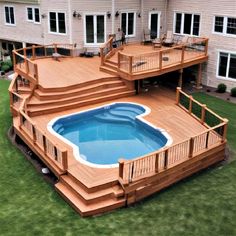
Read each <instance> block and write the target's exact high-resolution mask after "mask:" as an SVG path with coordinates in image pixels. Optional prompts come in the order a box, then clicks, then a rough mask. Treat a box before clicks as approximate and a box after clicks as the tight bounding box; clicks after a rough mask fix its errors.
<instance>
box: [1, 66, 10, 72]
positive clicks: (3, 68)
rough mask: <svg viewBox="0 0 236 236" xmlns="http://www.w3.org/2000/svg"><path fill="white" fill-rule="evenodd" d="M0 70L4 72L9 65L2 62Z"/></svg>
mask: <svg viewBox="0 0 236 236" xmlns="http://www.w3.org/2000/svg"><path fill="white" fill-rule="evenodd" d="M1 70H2V71H4V72H7V71H9V70H10V67H9V66H8V65H7V64H3V65H2V67H1Z"/></svg>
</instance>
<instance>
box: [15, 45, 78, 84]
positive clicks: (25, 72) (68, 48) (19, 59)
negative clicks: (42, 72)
mask: <svg viewBox="0 0 236 236" xmlns="http://www.w3.org/2000/svg"><path fill="white" fill-rule="evenodd" d="M73 49H74V45H73V44H51V45H40V46H34V45H33V46H32V47H26V48H21V49H18V50H13V64H14V70H15V72H17V73H18V74H20V75H22V76H23V77H24V78H26V79H28V80H29V81H30V82H31V83H33V84H38V76H39V75H38V66H37V64H36V63H35V62H34V60H35V59H40V58H47V57H52V55H53V53H59V54H60V55H61V56H63V57H71V56H73Z"/></svg>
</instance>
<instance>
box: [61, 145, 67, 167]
mask: <svg viewBox="0 0 236 236" xmlns="http://www.w3.org/2000/svg"><path fill="white" fill-rule="evenodd" d="M67 154H68V153H67V150H66V151H63V152H62V156H61V157H62V160H61V162H62V168H63V170H64V171H65V170H67V169H68V157H67Z"/></svg>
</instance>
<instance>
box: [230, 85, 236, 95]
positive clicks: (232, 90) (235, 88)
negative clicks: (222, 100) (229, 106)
mask: <svg viewBox="0 0 236 236" xmlns="http://www.w3.org/2000/svg"><path fill="white" fill-rule="evenodd" d="M231 96H232V97H236V87H234V88H232V89H231Z"/></svg>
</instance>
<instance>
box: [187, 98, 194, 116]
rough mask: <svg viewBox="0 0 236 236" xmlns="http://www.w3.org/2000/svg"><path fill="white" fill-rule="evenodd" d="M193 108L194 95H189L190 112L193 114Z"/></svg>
mask: <svg viewBox="0 0 236 236" xmlns="http://www.w3.org/2000/svg"><path fill="white" fill-rule="evenodd" d="M192 109H193V96H189V107H188V112H189V113H190V114H191V113H192Z"/></svg>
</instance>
